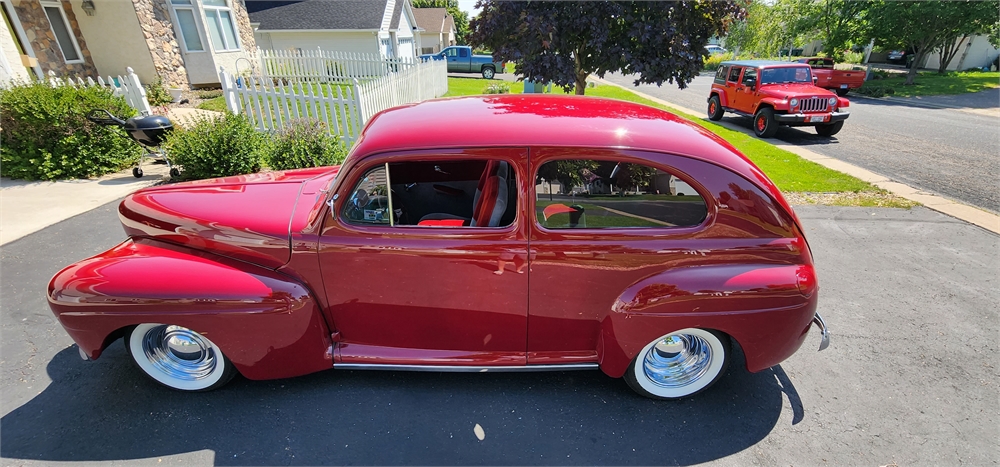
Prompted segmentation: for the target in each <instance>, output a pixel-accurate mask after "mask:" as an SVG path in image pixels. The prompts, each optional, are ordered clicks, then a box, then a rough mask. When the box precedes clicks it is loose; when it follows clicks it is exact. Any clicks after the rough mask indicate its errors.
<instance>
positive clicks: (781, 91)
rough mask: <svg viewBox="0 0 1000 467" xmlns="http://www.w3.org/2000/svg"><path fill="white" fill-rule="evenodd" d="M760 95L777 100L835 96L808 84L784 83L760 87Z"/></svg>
mask: <svg viewBox="0 0 1000 467" xmlns="http://www.w3.org/2000/svg"><path fill="white" fill-rule="evenodd" d="M760 93H761V94H765V95H767V96H770V97H776V98H778V99H784V98H785V96H788V97H789V98H792V97H798V98H800V99H801V98H803V97H812V96H817V97H833V96H836V94H834V93H832V92H830V91H827V90H826V89H823V88H821V87H817V86H813V85H812V84H808V83H785V84H765V85H763V86H761V88H760Z"/></svg>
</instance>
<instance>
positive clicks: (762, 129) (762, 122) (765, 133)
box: [753, 107, 778, 138]
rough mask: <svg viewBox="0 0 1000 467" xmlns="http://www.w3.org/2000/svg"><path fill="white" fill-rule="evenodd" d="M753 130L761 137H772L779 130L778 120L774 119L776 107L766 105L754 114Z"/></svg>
mask: <svg viewBox="0 0 1000 467" xmlns="http://www.w3.org/2000/svg"><path fill="white" fill-rule="evenodd" d="M753 132H754V134H756V135H757V136H759V137H761V138H770V137H772V136H774V134H775V133H777V132H778V122H777V120H775V119H774V109H772V108H770V107H764V108H762V109H760V110H758V111H757V113H756V114H754V116H753Z"/></svg>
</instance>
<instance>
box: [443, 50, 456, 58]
mask: <svg viewBox="0 0 1000 467" xmlns="http://www.w3.org/2000/svg"><path fill="white" fill-rule="evenodd" d="M444 54H445V55H447V56H449V57H455V56H458V50H456V49H445V51H444Z"/></svg>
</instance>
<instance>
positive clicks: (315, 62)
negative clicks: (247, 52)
mask: <svg viewBox="0 0 1000 467" xmlns="http://www.w3.org/2000/svg"><path fill="white" fill-rule="evenodd" d="M257 60H258V63H259V66H260V68H259V69H260V70H261V75H262V76H263V77H265V78H271V79H274V80H283V81H293V82H298V81H312V82H321V83H342V84H348V83H352V82H353V81H354V80H355V79H356V80H359V81H361V82H365V81H367V80H370V79H373V78H378V77H381V76H385V75H388V74H390V73H396V72H399V71H403V70H407V69H409V68H412V67H414V66H416V64H417V63H419V59H418V58H416V57H403V58H384V57H382V56H380V55H377V54H364V53H350V52H340V51H333V50H321V49H316V50H263V49H257Z"/></svg>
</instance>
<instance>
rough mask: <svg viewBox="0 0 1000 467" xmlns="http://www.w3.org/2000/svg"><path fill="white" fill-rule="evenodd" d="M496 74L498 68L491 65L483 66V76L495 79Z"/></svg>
mask: <svg viewBox="0 0 1000 467" xmlns="http://www.w3.org/2000/svg"><path fill="white" fill-rule="evenodd" d="M494 74H496V70H494V69H493V67H491V66H485V67H483V78H486V79H493V75H494Z"/></svg>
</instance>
